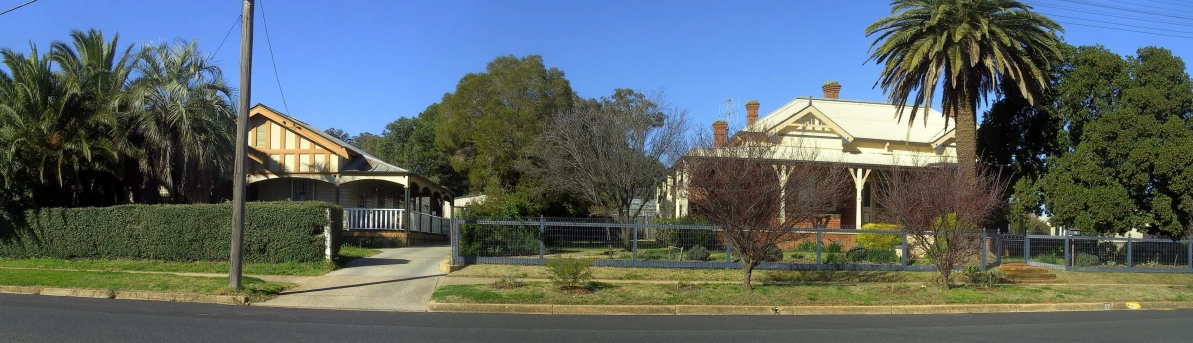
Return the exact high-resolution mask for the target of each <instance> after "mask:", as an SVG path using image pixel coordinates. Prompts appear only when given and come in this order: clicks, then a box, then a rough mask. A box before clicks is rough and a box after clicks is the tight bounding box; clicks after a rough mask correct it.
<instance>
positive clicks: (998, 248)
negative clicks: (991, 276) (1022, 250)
mask: <svg viewBox="0 0 1193 343" xmlns="http://www.w3.org/2000/svg"><path fill="white" fill-rule="evenodd" d="M994 264H996V265H1000V266H1001V265H1002V232H997V231H996V232H995V235H994Z"/></svg>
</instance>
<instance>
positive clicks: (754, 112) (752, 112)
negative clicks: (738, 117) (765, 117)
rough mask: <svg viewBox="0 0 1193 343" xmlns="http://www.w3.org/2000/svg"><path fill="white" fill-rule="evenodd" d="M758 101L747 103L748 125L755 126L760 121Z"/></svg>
mask: <svg viewBox="0 0 1193 343" xmlns="http://www.w3.org/2000/svg"><path fill="white" fill-rule="evenodd" d="M758 106H759V105H758V100H750V101H748V102H746V125H747V126H748V125H754V122H756V121H758Z"/></svg>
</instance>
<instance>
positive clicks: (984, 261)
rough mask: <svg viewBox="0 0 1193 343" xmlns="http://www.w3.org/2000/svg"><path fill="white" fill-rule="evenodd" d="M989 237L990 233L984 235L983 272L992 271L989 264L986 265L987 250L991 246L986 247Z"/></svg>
mask: <svg viewBox="0 0 1193 343" xmlns="http://www.w3.org/2000/svg"><path fill="white" fill-rule="evenodd" d="M988 235H989V231H986V232H983V233H982V270H986V269H990V268H989V267H988V266H989V264H987V263H986V250H987V248H989V246H988V245H986V243H987V238H988V237H987V236H988Z"/></svg>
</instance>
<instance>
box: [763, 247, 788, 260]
mask: <svg viewBox="0 0 1193 343" xmlns="http://www.w3.org/2000/svg"><path fill="white" fill-rule="evenodd" d="M782 260H783V249H779V246H777V245H774V244H771V245H768V246H767V247H766V250H763V251H762V262H779V261H782Z"/></svg>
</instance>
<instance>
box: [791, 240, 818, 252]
mask: <svg viewBox="0 0 1193 343" xmlns="http://www.w3.org/2000/svg"><path fill="white" fill-rule="evenodd" d="M795 250H796V251H816V242H813V241H801V242H799V244H798V245H796V246H795Z"/></svg>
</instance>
